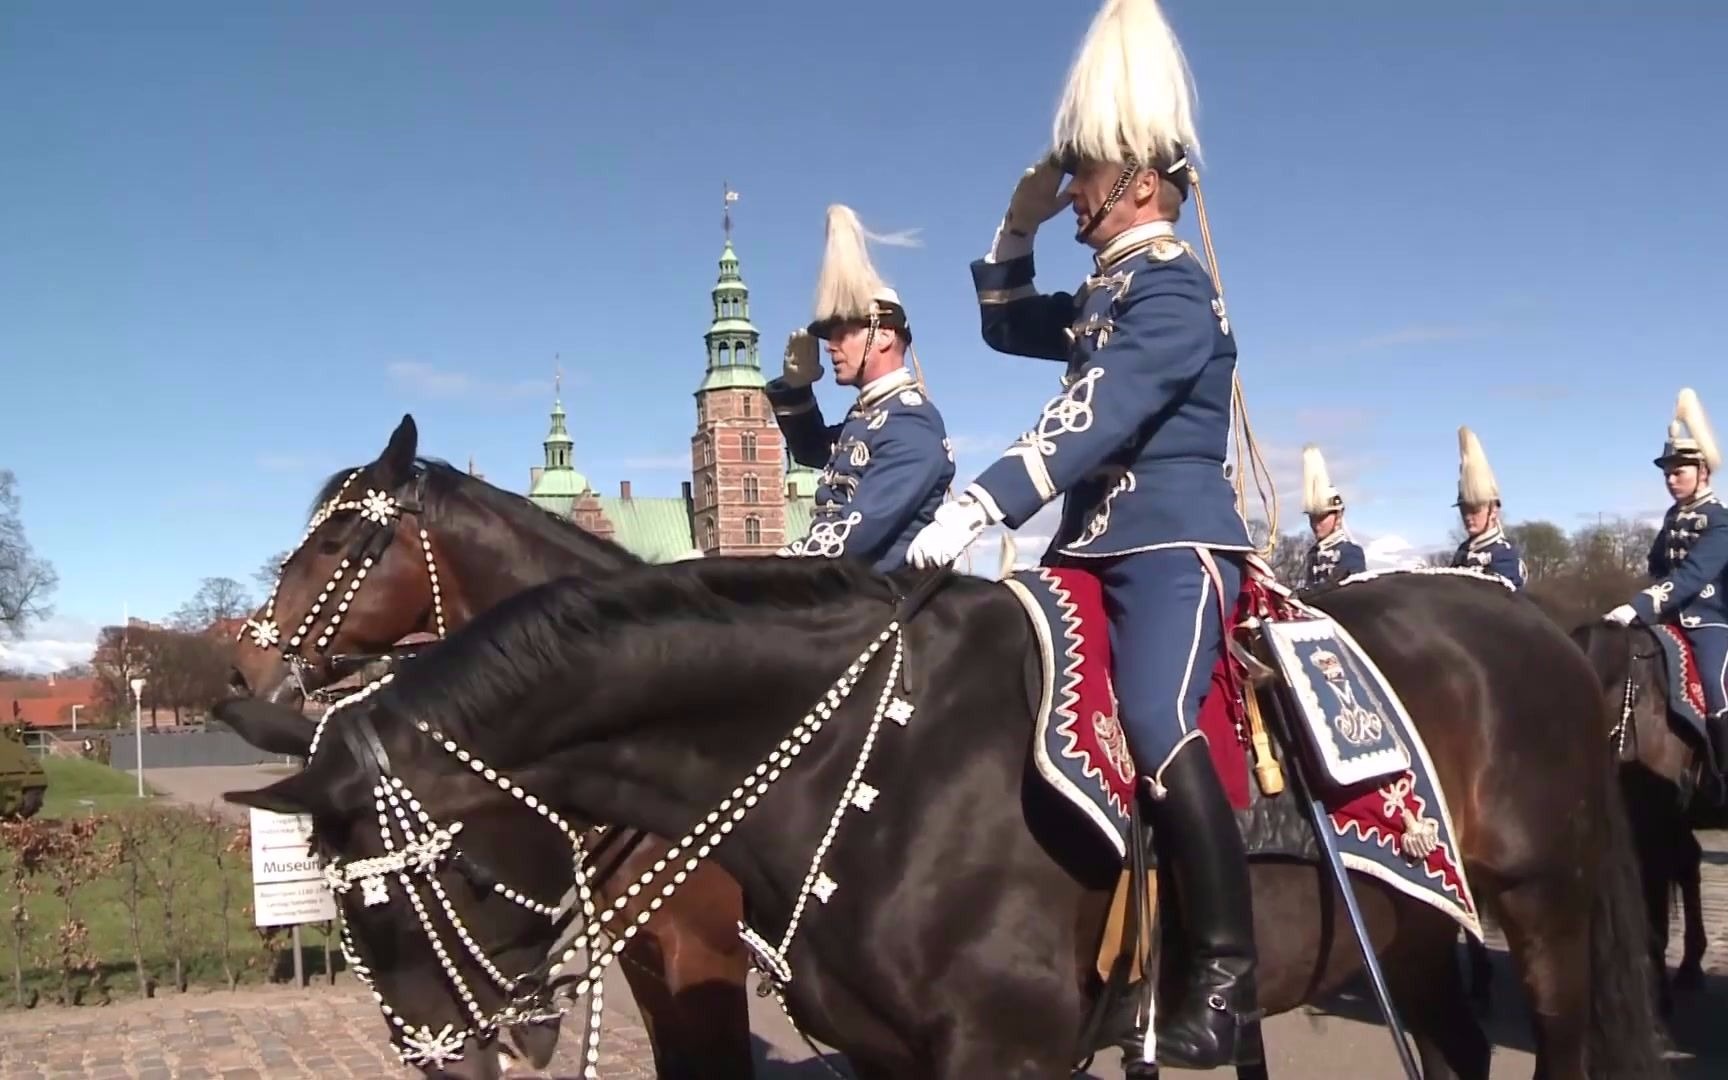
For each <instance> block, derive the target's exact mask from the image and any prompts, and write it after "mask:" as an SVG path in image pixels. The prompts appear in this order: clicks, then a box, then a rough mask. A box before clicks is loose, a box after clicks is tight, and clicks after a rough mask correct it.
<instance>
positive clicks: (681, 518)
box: [528, 215, 816, 562]
mask: <svg viewBox="0 0 1728 1080" xmlns="http://www.w3.org/2000/svg"><path fill="white" fill-rule="evenodd" d="M710 295H711V297H712V298H713V318H712V321H711V322H710V323H709V326H708V332H707V333H706V334H704V335H703V340H704V341H705V342H706V343H707V371H706V373H705V374H704V376H703V378H702V382H701V385H699V386H698V387H697V388H696V394H695V397H696V430H695V433H694V434H692V435H691V436H690V479H689V480H687V481H685V482H684V484H683V490H682V492H681V493H680V494H678V495H674V496H666V497H656V496H650V497H641V496H637V495H636V494H634V493H633V492H632V491H631V487H630V481H628V480H625V481H622V482H621V483H620V484H619V486H618V494H616V495H602V494H600V493H599V492H598V491H595V490H594V488H593V486H592V485H591V484H590V483H589V482H588V478H587V477H586V476H584V475H583V474H582V473H580V472H578V471H577V470H576V467H575V463H574V462H573V460H572V456H573V454H572V452H573V450H574V442H573V440H572V439H571V438H570V432H569V429H568V428H567V427H566V424H565V420H566V415H565V412H564V405H563V401H562V399H561V398H560V397H555V398H554V400H553V403H552V426H551V429H550V430H549V431H548V432H547V433H546V439H545V441H544V442H543V443H542V444H541V445H542V446H543V447H544V448H545V463H544V464H542V465H540V466H538V467H536V468H534V469H532V470H530V472H529V494H528V498H529V499H530V500H532V501H533V502H534V503H536V504H538V505H539V506H541V507H543V508H545V509H546V510H549V511H551V512H553V513H555V514H559V515H562V516H566V517H568V518H570V519H571V520H572V521H574V522H575V523H576V524H578V525H580V526H582V527H583V528H585V529H587V530H588V531H589V532H592V533H595V534H596V535H599V536H604V537H606V538H607V539H609V540H614V541H616V542H617V543H619V544H621V545H623V546H624V547H625V548H626V549H628V550H629V551H631V552H632V553H634V554H635V555H637V556H639V557H641V558H643V559H647V560H648V561H650V562H670V561H673V560H676V559H688V558H696V557H699V556H708V555H771V554H773V553H774V552H775V551H776V550H778V549H779V548H780V547H782V546H783V545H785V544H787V543H788V542H790V541H792V540H796V539H798V538H800V537H802V536H803V535H804V534H805V533H806V532H808V531H809V529H810V513H811V510H812V508H813V506H814V503H815V494H816V473H815V471H814V470H812V469H809V468H805V467H804V466H801V465H797V464H795V463H793V462H791V461H790V459H789V458H788V457H787V453H786V443H785V440H784V439H782V438H781V436H780V426H779V424H777V423H776V422H775V420H774V410H773V409H772V408H770V407H769V405H768V396H767V394H766V393H765V392H764V387H765V386H766V384H767V380H766V379H765V378H764V377H763V375H762V363H761V357H760V343H761V342H760V339H761V335H760V334H759V333H758V332H757V330H756V327H755V326H754V325H753V324H752V323H751V322H750V288H749V286H747V285H746V284H745V283H744V278H743V275H742V274H741V273H740V272H739V265H738V255H737V253H736V252H735V251H734V250H733V249H732V228H731V218H730V216H729V215H728V217H727V220H726V246H725V248H724V249H723V250H722V251H721V252H720V276H719V279H718V280H717V281H716V282H715V283H714V288H713V289H712V290H710Z"/></svg>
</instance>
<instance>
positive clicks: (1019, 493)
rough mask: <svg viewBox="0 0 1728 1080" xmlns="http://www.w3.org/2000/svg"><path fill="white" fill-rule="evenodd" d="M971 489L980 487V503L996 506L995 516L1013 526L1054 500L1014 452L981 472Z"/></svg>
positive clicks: (1022, 523)
mask: <svg viewBox="0 0 1728 1080" xmlns="http://www.w3.org/2000/svg"><path fill="white" fill-rule="evenodd" d="M967 490H976V491H977V492H978V493H979V494H980V496H981V498H980V499H979V502H981V503H984V504H985V505H986V506H988V507H994V508H995V511H996V512H995V514H994V515H993V516H995V517H996V518H997V520H999V521H1001V522H1002V523H1003V524H1004V525H1007V526H1008V527H1009V528H1010V529H1018V528H1019V527H1020V526H1022V525H1024V524H1026V522H1027V521H1028V520H1030V519H1031V517H1032V515H1033V514H1036V513H1037V512H1038V511H1039V510H1040V509H1042V508H1043V506H1044V504H1045V503H1047V502H1049V501H1050V500H1049V499H1048V498H1046V497H1045V496H1044V495H1043V494H1042V493H1041V492H1040V491H1039V490H1038V486H1037V485H1036V484H1034V483H1033V481H1032V475H1031V473H1029V472H1028V471H1027V469H1026V465H1025V462H1024V461H1023V460H1022V459H1021V458H1018V457H1014V456H1012V455H1010V456H1008V457H1005V458H1002V459H1000V460H999V461H997V462H996V463H995V464H994V465H992V466H990V467H989V468H988V469H985V470H984V471H983V472H982V473H980V474H978V479H976V480H974V481H973V482H972V484H971V486H970V487H969V488H968V489H967ZM986 500H988V501H986Z"/></svg>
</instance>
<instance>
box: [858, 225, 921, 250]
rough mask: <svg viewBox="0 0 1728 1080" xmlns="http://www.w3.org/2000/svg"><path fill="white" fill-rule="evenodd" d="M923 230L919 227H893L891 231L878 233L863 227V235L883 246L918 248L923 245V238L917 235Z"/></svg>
mask: <svg viewBox="0 0 1728 1080" xmlns="http://www.w3.org/2000/svg"><path fill="white" fill-rule="evenodd" d="M923 231H924V230H923V229H921V228H920V229H895V230H894V231H893V232H885V233H878V232H871V231H870V230H869V229H865V230H864V235H865V236H868V237H869V238H870V239H872V240H874V241H876V242H877V243H878V244H881V245H883V246H884V247H902V248H918V247H923V246H924V241H923V239H921V238H920V237H919V235H918V234H919V233H921V232H923Z"/></svg>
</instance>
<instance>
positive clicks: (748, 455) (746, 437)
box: [739, 431, 756, 461]
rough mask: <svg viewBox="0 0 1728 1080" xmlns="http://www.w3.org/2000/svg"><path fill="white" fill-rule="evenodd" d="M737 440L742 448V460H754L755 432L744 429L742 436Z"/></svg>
mask: <svg viewBox="0 0 1728 1080" xmlns="http://www.w3.org/2000/svg"><path fill="white" fill-rule="evenodd" d="M739 442H740V445H741V446H742V447H743V450H744V460H745V461H755V460H756V433H755V432H754V431H746V432H745V433H744V434H743V436H742V438H741V439H740V440H739Z"/></svg>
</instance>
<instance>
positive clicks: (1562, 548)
mask: <svg viewBox="0 0 1728 1080" xmlns="http://www.w3.org/2000/svg"><path fill="white" fill-rule="evenodd" d="M1506 535H1507V536H1508V537H1509V538H1510V539H1511V541H1512V542H1513V543H1514V544H1516V545H1517V546H1518V552H1519V554H1520V555H1521V556H1523V558H1524V572H1525V575H1526V577H1528V579H1529V581H1530V583H1531V584H1532V585H1534V584H1536V583H1537V582H1541V581H1547V580H1548V579H1549V578H1552V577H1554V576H1555V575H1557V574H1560V573H1562V572H1564V571H1565V570H1566V569H1567V567H1568V566H1570V565H1571V562H1572V541H1571V539H1570V538H1569V537H1567V535H1566V533H1565V532H1564V531H1562V530H1561V528H1560V526H1558V525H1556V524H1554V523H1553V522H1552V521H1521V522H1519V523H1518V524H1516V525H1508V526H1507V527H1506Z"/></svg>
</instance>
